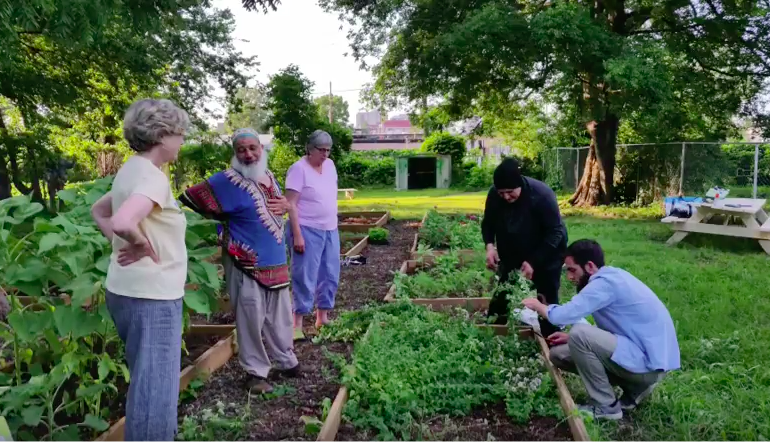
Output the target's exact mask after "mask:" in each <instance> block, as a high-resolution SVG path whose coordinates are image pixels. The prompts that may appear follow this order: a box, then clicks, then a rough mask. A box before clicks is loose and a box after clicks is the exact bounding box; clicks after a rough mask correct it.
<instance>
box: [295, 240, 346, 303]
mask: <svg viewBox="0 0 770 442" xmlns="http://www.w3.org/2000/svg"><path fill="white" fill-rule="evenodd" d="M300 229H301V230H302V238H303V239H304V240H305V253H296V252H295V251H294V248H293V244H294V242H293V240H292V237H291V230H289V241H288V243H289V247H292V249H291V250H292V252H291V291H292V294H293V295H294V313H296V314H298V315H306V314H308V313H310V312H311V311H312V310H313V302H314V301H316V303H317V306H318V308H319V309H321V310H331V309H333V308H334V296H335V295H336V294H337V286H339V283H340V233H339V232H338V231H337V229H334V230H320V229H314V228H312V227H306V226H300Z"/></svg>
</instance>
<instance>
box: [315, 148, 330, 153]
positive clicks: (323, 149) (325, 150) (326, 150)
mask: <svg viewBox="0 0 770 442" xmlns="http://www.w3.org/2000/svg"><path fill="white" fill-rule="evenodd" d="M315 148H316V150H319V151H321V152H324V153H329V152H331V151H332V148H331V147H330V148H328V149H325V148H323V147H318V146H315Z"/></svg>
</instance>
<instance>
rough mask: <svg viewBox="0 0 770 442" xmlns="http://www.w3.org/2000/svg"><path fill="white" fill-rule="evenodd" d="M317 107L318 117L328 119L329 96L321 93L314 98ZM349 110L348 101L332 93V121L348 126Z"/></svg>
mask: <svg viewBox="0 0 770 442" xmlns="http://www.w3.org/2000/svg"><path fill="white" fill-rule="evenodd" d="M315 104H316V106H317V107H318V118H320V119H322V120H326V121H329V96H328V95H322V96H320V97H318V98H316V99H315ZM348 120H350V111H349V110H348V102H347V101H345V100H344V99H343V98H342V97H340V96H339V95H332V121H333V122H334V123H335V124H338V125H340V126H348V125H349V123H348Z"/></svg>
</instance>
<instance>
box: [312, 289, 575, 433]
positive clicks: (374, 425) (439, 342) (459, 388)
mask: <svg viewBox="0 0 770 442" xmlns="http://www.w3.org/2000/svg"><path fill="white" fill-rule="evenodd" d="M415 308H416V307H415ZM399 311H401V312H403V313H404V314H399ZM437 315H438V316H443V315H440V314H437V313H432V312H427V311H424V310H423V311H422V312H418V311H411V312H410V311H409V309H408V308H406V307H404V304H401V306H396V305H394V306H393V308H390V309H389V311H386V312H385V313H379V314H377V315H376V316H374V317H373V318H372V319H373V320H372V321H371V323H370V325H369V327H367V329H366V333H365V334H364V335H363V337H362V338H361V339H357V343H356V345H355V349H354V351H353V357H352V358H353V359H352V362H351V363H349V364H348V366H347V368H346V370H345V371H344V372H345V373H346V374H345V376H344V378H343V381H344V383H345V385H344V386H342V387H341V388H340V390H339V391H338V393H337V395H336V397H335V400H334V402H333V403H332V405H331V407H330V408H329V411H328V416H327V418H326V420H325V421H324V424H323V426H322V428H321V431H320V433H319V437H318V440H373V438H375V437H376V438H380V437H386V438H387V439H388V440H393V439H401V438H405V439H409V440H414V439H415V438H420V439H422V438H426V439H428V438H434V437H435V438H436V440H485V439H486V440H489V439H490V436H491V437H493V438H494V439H492V440H569V439H573V440H579V441H584V440H589V438H588V434H587V432H586V430H585V426H584V424H583V422H582V420H581V419H580V417H579V416H578V415H577V414H576V409H575V405H574V401H573V400H572V398H571V396H570V394H569V391H568V390H567V389H566V386H565V385H564V382H563V379H561V375H560V374H559V372H558V370H556V369H555V368H554V367H553V366H552V365H551V363H550V360H549V359H548V348H547V345H546V344H545V341H544V340H543V339H542V338H540V337H538V336H534V334H533V332H532V330H531V329H525V330H521V329H517V330H516V332H517V334H518V335H519V337H523V338H525V339H529V340H530V341H531V339H533V338H534V339H537V340H538V343H537V345H536V346H534V347H533V346H531V344H530V346H528V347H527V346H524V343H523V342H522V343H520V344H519V343H516V342H515V341H508V342H507V343H506V342H505V341H506V340H508V339H509V338H505V336H507V335H508V333H510V331H511V330H512V329H509V328H507V327H500V326H492V327H484V326H480V327H479V328H491V329H492V330H494V334H495V335H497V336H500V337H501V338H497V339H498V341H496V342H499V344H495V343H492V342H490V341H491V338H490V337H489V336H488V335H485V333H481V334H478V333H476V334H473V333H471V331H472V330H470V329H469V328H468V327H472V326H471V325H463V324H467V323H464V322H462V321H460V322H458V321H456V320H451V319H449V320H442V319H440V318H439V319H437ZM361 320H362V318H361V317H357V318H352V323H351V325H353V330H354V331H357V332H358V336H360V333H361V330H362V328H361V326H360V325H358V323H360V322H361ZM350 321H351V320H350V319H348V322H350ZM343 322H344V321H343ZM329 334H330V335H332V336H334V335H340V334H341V332H340V331H337V332H336V333H329ZM468 340H470V341H472V342H473V343H472V344H471V345H470V347H467V348H466V345H467V342H468ZM433 341H435V342H433ZM477 346H481V347H482V348H486V349H485V350H484V349H481V348H479V347H477ZM402 347H403V348H402ZM487 347H488V348H487ZM391 348H392V350H391ZM475 351H479V352H480V354H482V355H486V356H482V358H484V360H488V361H489V362H483V361H481V362H478V361H477V360H476V359H475V358H474V357H473V356H472V355H470V354H469V353H468V352H471V353H473V352H475ZM511 351H512V352H513V353H509V352H511ZM530 351H531V352H533V354H539V355H540V358H541V359H542V361H543V365H545V366H546V367H542V366H540V367H538V364H534V365H533V364H532V359H530V358H531V356H527V354H529V353H528V352H530ZM382 352H385V353H387V352H393V353H394V354H381V353H382ZM498 353H499V354H498ZM496 355H497V356H496ZM504 355H508V357H506V356H504ZM399 358H400V359H402V361H395V362H394V361H393V360H394V359H399ZM487 358H490V359H487ZM407 360H408V361H414V362H412V364H413V365H410V367H411V368H409V367H406V366H404V367H402V366H401V365H402V363H406V361H407ZM455 363H456V364H457V365H455ZM372 364H375V365H372ZM380 364H385V365H386V366H387V368H382V367H379V366H378V365H380ZM486 364H492V366H493V367H490V366H489V365H486ZM497 364H500V366H499V367H498V366H497ZM374 367H376V368H374ZM518 367H522V368H521V369H519V368H518ZM524 367H526V368H524ZM546 368H547V371H548V374H546V373H545V370H546ZM370 370H373V372H372V373H370ZM382 370H391V371H392V372H394V373H396V372H397V373H399V374H398V375H396V376H395V378H396V380H395V381H393V382H395V384H392V383H391V380H390V379H388V378H387V377H385V378H383V377H381V375H380V372H381V371H382ZM425 370H428V372H426V371H425ZM430 370H437V371H435V375H431V374H429V372H430ZM445 370H446V371H447V372H445ZM486 370H491V371H493V372H495V373H497V372H498V370H503V371H504V372H506V373H511V375H510V376H513V375H516V379H518V374H520V373H522V374H521V376H523V378H521V379H523V380H524V382H525V384H521V381H517V380H516V379H511V378H509V377H506V375H503V377H502V379H508V380H509V381H505V384H504V385H505V386H504V387H503V390H498V389H497V387H492V385H498V384H496V383H497V382H501V380H500V379H498V378H490V377H487V375H486V374H485V373H487V371H486ZM519 370H523V371H519ZM359 372H360V373H361V376H359V375H358V374H359ZM538 373H539V374H538ZM423 378H425V379H423ZM545 378H549V382H547V383H543V381H545ZM372 382H374V383H372ZM509 382H510V383H509ZM487 383H491V384H487ZM521 385H525V386H524V387H521ZM351 387H352V389H353V390H354V391H355V394H352V393H351ZM501 387H502V385H501ZM372 388H376V391H371V389H372ZM380 390H382V391H380ZM431 392H433V393H431ZM434 394H435V397H431V395H434ZM500 394H502V395H504V396H505V398H506V399H505V400H502V399H501V396H499V395H500ZM415 395H416V396H415ZM351 396H352V398H351ZM413 396H415V397H413ZM551 398H552V399H551ZM349 401H352V404H351V405H349V406H347V407H346V404H347V403H348V402H349ZM549 401H553V402H549ZM557 401H558V404H559V405H556V402H557ZM535 403H537V404H539V405H537V406H533V405H532V404H535ZM410 404H411V405H410ZM506 404H507V410H506ZM559 406H560V407H561V411H562V412H563V413H564V415H565V416H567V423H568V426H567V425H563V422H564V421H560V419H559V418H558V417H556V416H539V415H538V416H535V415H534V412H535V411H536V410H546V411H547V410H554V409H555V408H556V407H559ZM383 407H385V408H387V409H388V410H389V411H388V412H387V413H386V414H383V413H382V412H381V411H382V409H383ZM511 407H512V408H511ZM440 410H443V411H440ZM453 410H454V411H453ZM343 414H345V415H346V419H345V422H344V423H343ZM406 414H411V415H412V418H409V417H406ZM546 414H550V413H546ZM401 415H404V416H401ZM509 415H511V416H515V421H514V420H512V418H509ZM367 416H369V417H367ZM410 422H411V423H410ZM383 431H386V432H387V433H383ZM377 433H379V435H378V434H377Z"/></svg>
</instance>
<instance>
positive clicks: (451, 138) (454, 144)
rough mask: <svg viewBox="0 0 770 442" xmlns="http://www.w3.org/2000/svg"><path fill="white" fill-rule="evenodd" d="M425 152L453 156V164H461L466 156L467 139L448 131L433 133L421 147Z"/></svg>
mask: <svg viewBox="0 0 770 442" xmlns="http://www.w3.org/2000/svg"><path fill="white" fill-rule="evenodd" d="M420 150H422V151H423V152H431V153H436V154H440V155H449V156H451V157H452V164H454V165H461V164H462V163H463V158H464V157H465V151H466V149H465V139H464V138H463V137H461V136H457V135H452V134H450V133H448V132H434V133H432V134H431V135H430V136H429V137H428V138H427V139H426V140H425V141H424V142H423V143H422V146H421V147H420Z"/></svg>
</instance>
